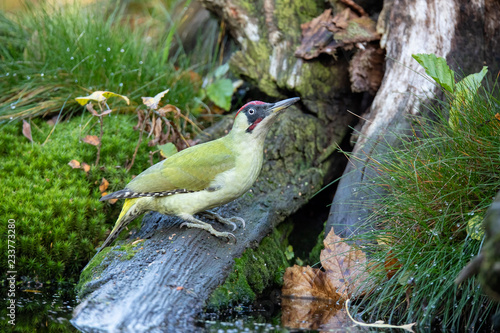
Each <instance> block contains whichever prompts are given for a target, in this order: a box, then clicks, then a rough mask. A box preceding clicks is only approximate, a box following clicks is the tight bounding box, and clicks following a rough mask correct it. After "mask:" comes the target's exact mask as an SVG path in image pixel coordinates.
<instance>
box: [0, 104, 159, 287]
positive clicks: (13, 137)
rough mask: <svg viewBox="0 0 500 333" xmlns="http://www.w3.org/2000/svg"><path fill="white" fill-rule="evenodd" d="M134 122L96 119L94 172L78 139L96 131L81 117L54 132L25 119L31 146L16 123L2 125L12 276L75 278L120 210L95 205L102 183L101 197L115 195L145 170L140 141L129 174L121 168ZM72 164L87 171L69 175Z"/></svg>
mask: <svg viewBox="0 0 500 333" xmlns="http://www.w3.org/2000/svg"><path fill="white" fill-rule="evenodd" d="M89 121H90V123H89ZM135 124H136V119H134V116H132V115H125V114H115V113H113V114H112V115H110V116H107V117H105V118H104V136H103V139H102V151H101V161H102V162H100V163H99V164H100V165H99V166H98V167H95V166H93V162H94V161H95V158H96V147H94V146H92V145H89V144H86V143H83V142H82V141H81V138H82V137H84V136H85V135H87V134H97V131H98V126H97V123H96V122H95V119H91V116H90V114H89V113H84V114H82V115H81V116H77V117H74V118H72V119H71V120H69V121H62V122H60V123H59V124H57V125H56V127H55V129H54V130H53V127H52V126H51V125H49V124H47V123H46V122H45V121H43V120H42V119H36V120H32V121H31V129H32V136H33V140H34V142H33V143H31V142H29V140H28V139H26V138H25V137H24V136H23V135H22V125H23V124H22V123H21V122H13V123H10V124H7V125H4V126H3V127H2V135H1V136H0V178H1V179H2V186H1V188H0V196H1V197H2V205H1V206H0V215H1V216H3V217H4V219H5V220H6V221H7V219H13V220H15V221H16V222H15V225H16V229H15V232H16V263H15V267H16V269H17V271H18V274H19V275H21V276H28V277H31V278H36V279H38V280H40V281H46V280H51V279H57V280H61V281H68V280H69V281H75V280H76V277H77V276H78V274H79V271H80V270H81V268H82V267H83V266H84V265H85V264H86V262H87V261H88V260H89V259H90V257H91V256H92V255H93V253H94V248H95V247H96V246H97V245H98V244H99V243H100V242H101V241H102V240H103V239H104V238H105V235H106V232H107V230H108V229H109V228H110V227H112V225H113V223H114V219H115V217H116V215H117V214H118V210H119V207H120V206H121V204H120V202H117V203H116V204H115V205H111V204H109V203H103V202H99V198H100V196H101V192H100V190H99V185H100V184H101V181H102V178H106V179H107V180H108V182H109V184H110V185H109V188H108V191H114V190H118V189H120V188H121V187H122V186H123V185H124V184H126V183H127V182H128V181H130V180H131V179H132V175H134V174H135V175H136V174H138V173H140V172H141V171H142V170H143V169H145V168H147V167H148V166H149V162H148V160H149V154H148V151H149V150H150V148H149V147H147V144H146V142H143V143H142V145H141V148H140V149H139V153H138V156H137V159H136V162H135V164H134V166H133V167H132V169H131V170H130V172H127V171H126V170H125V168H124V166H125V163H126V162H127V161H130V160H131V158H132V154H133V152H134V149H135V146H136V143H137V139H138V135H139V134H138V132H136V131H134V130H133V126H134V125H135ZM52 130H53V131H52ZM47 138H48V139H47ZM73 159H75V160H78V161H79V162H86V163H88V164H89V165H91V167H90V171H89V172H88V173H86V172H85V171H83V170H82V169H73V168H72V167H71V166H69V165H68V163H69V162H70V161H71V160H73ZM6 228H7V223H1V224H0V233H2V234H4V235H6V234H7V232H6ZM6 242H7V239H6V238H5V237H3V238H1V239H0V246H1V247H2V248H7V244H6ZM2 256H4V259H2V260H1V261H0V267H1V270H3V271H6V270H7V266H6V265H7V257H6V252H4V253H3V254H2Z"/></svg>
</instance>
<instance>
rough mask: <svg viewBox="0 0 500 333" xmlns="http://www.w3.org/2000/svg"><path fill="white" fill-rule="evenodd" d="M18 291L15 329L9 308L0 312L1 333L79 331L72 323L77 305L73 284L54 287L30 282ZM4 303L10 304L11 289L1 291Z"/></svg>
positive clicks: (2, 288) (1, 289)
mask: <svg viewBox="0 0 500 333" xmlns="http://www.w3.org/2000/svg"><path fill="white" fill-rule="evenodd" d="M25 285H26V287H23V288H22V289H18V290H17V292H16V296H15V298H14V299H15V301H16V313H15V326H12V324H9V323H8V321H9V320H11V318H9V317H7V312H6V310H7V309H6V306H2V309H1V311H0V331H2V332H8V331H17V332H35V331H36V332H78V330H77V329H76V328H74V327H73V325H71V323H70V322H69V320H70V319H71V314H72V311H73V308H74V307H75V306H76V303H77V301H76V295H75V293H74V291H73V285H70V284H67V285H64V286H50V285H43V284H40V283H27V284H25ZM0 292H1V295H2V296H3V299H4V302H2V303H3V304H7V302H8V299H7V298H6V297H7V295H8V290H7V288H5V287H4V286H2V287H1V288H0Z"/></svg>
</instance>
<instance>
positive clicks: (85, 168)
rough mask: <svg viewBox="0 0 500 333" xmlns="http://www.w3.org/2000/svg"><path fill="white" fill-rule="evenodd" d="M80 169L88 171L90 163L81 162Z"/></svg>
mask: <svg viewBox="0 0 500 333" xmlns="http://www.w3.org/2000/svg"><path fill="white" fill-rule="evenodd" d="M82 169H83V171H85V173H88V172H89V171H90V165H88V164H87V163H85V162H82Z"/></svg>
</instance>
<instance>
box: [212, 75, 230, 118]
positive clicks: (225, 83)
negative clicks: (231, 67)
mask: <svg viewBox="0 0 500 333" xmlns="http://www.w3.org/2000/svg"><path fill="white" fill-rule="evenodd" d="M206 90H207V96H208V98H210V100H211V101H212V102H214V103H215V105H217V106H218V107H221V108H223V109H224V110H226V111H229V109H230V108H231V97H232V96H233V83H232V82H231V80H229V79H220V80H216V81H215V82H213V83H212V84H210V85H209V86H208V87H207V89H206Z"/></svg>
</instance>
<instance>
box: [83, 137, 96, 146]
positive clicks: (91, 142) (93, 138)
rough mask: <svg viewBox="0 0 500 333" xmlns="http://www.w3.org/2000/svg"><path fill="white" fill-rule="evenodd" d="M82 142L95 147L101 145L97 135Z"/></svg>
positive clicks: (85, 138)
mask: <svg viewBox="0 0 500 333" xmlns="http://www.w3.org/2000/svg"><path fill="white" fill-rule="evenodd" d="M82 141H83V142H85V143H88V144H90V145H93V146H98V145H99V137H98V136H97V135H87V136H86V137H84V138H83V139H82Z"/></svg>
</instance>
